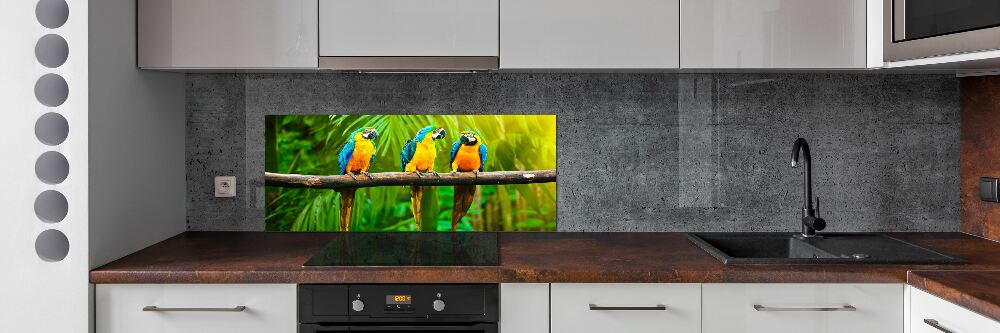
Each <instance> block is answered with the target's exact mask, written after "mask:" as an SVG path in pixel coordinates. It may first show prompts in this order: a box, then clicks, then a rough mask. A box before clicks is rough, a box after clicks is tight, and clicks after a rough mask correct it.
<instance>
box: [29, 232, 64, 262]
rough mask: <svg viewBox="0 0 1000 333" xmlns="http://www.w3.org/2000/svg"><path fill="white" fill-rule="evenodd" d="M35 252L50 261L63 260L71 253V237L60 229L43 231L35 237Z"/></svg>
mask: <svg viewBox="0 0 1000 333" xmlns="http://www.w3.org/2000/svg"><path fill="white" fill-rule="evenodd" d="M35 253H36V254H38V257H39V258H42V260H45V261H48V262H57V261H61V260H63V259H65V258H66V255H68V254H69V238H66V235H65V234H63V233H62V231H59V230H55V229H49V230H45V231H42V233H40V234H38V238H35Z"/></svg>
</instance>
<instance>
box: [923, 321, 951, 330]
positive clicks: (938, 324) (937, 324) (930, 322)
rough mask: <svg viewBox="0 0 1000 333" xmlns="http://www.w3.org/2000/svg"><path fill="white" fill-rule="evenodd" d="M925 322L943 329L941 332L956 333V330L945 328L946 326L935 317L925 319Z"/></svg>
mask: <svg viewBox="0 0 1000 333" xmlns="http://www.w3.org/2000/svg"><path fill="white" fill-rule="evenodd" d="M924 324H927V325H928V326H930V327H933V328H936V329H937V330H938V331H941V332H944V333H955V332H952V331H951V330H949V329H947V328H944V326H941V323H938V321H937V320H934V319H924Z"/></svg>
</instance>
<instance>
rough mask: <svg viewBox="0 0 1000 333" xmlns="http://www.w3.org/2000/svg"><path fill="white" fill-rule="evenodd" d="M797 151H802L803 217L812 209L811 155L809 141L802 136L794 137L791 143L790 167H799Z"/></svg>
mask: <svg viewBox="0 0 1000 333" xmlns="http://www.w3.org/2000/svg"><path fill="white" fill-rule="evenodd" d="M799 152H802V164H804V165H805V168H806V169H805V171H803V172H802V182H803V184H802V196H803V198H804V199H805V200H804V201H803V205H802V216H803V217H805V216H806V215H809V213H810V212H811V211H812V210H813V208H812V191H813V189H812V155H810V154H809V143H808V142H806V139H804V138H798V139H795V144H794V145H792V167H793V168H797V167H799Z"/></svg>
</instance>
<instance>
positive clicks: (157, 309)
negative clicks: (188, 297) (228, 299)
mask: <svg viewBox="0 0 1000 333" xmlns="http://www.w3.org/2000/svg"><path fill="white" fill-rule="evenodd" d="M246 309H247V307H246V306H243V305H240V306H234V307H231V308H161V307H158V306H155V305H147V306H144V307H142V311H155V312H243V310H246Z"/></svg>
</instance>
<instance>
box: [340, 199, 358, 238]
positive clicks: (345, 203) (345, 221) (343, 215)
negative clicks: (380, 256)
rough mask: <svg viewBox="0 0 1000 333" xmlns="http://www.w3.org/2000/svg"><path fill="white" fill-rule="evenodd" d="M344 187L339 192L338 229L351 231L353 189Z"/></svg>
mask: <svg viewBox="0 0 1000 333" xmlns="http://www.w3.org/2000/svg"><path fill="white" fill-rule="evenodd" d="M356 190H357V189H353V188H351V189H346V190H341V191H339V192H340V231H351V211H353V210H354V191H356Z"/></svg>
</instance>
